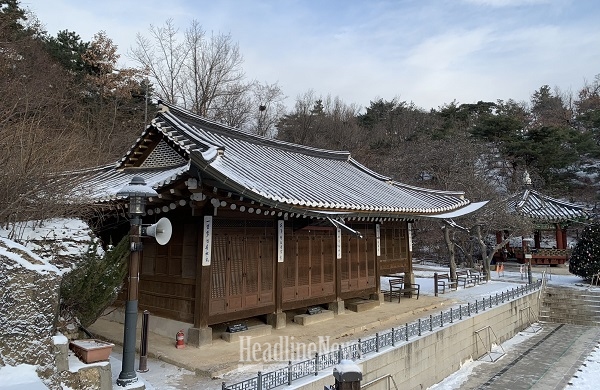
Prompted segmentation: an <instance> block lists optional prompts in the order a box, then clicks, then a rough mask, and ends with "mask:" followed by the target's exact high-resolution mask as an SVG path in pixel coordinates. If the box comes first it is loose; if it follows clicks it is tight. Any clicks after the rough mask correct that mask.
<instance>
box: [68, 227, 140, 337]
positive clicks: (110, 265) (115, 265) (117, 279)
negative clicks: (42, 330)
mask: <svg viewBox="0 0 600 390" xmlns="http://www.w3.org/2000/svg"><path fill="white" fill-rule="evenodd" d="M128 259H129V236H125V237H124V238H123V239H122V240H121V241H120V242H119V244H118V245H117V246H116V247H115V248H113V249H111V250H110V251H108V252H106V253H105V254H104V256H101V255H99V254H98V252H97V244H96V245H91V246H90V249H89V250H88V251H87V252H86V254H85V255H84V258H83V259H82V261H81V265H80V266H79V267H78V268H76V269H75V270H73V271H71V272H70V273H69V274H67V275H66V276H65V277H64V278H63V282H62V284H61V288H60V295H61V316H62V317H63V318H66V319H76V320H77V321H78V322H79V323H80V324H81V325H82V326H84V327H86V326H89V325H91V324H93V323H94V322H95V321H96V320H97V319H98V317H100V315H102V312H104V310H105V309H106V308H107V307H109V306H110V305H111V304H112V303H113V302H114V301H115V299H116V298H117V294H118V293H119V291H120V290H121V287H122V285H123V280H124V278H125V275H126V274H127V264H128V262H127V260H128Z"/></svg>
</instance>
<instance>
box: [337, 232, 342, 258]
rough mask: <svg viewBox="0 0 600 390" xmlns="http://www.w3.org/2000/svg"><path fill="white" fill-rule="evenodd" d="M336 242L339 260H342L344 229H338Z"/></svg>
mask: <svg viewBox="0 0 600 390" xmlns="http://www.w3.org/2000/svg"><path fill="white" fill-rule="evenodd" d="M336 242H337V258H338V259H341V258H342V229H340V228H337V235H336Z"/></svg>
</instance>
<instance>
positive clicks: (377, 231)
mask: <svg viewBox="0 0 600 390" xmlns="http://www.w3.org/2000/svg"><path fill="white" fill-rule="evenodd" d="M375 237H376V238H377V256H381V225H380V224H376V225H375Z"/></svg>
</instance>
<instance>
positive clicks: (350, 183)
mask: <svg viewBox="0 0 600 390" xmlns="http://www.w3.org/2000/svg"><path fill="white" fill-rule="evenodd" d="M152 126H154V127H155V128H156V129H158V130H160V131H161V132H162V133H163V135H164V136H165V137H166V138H168V139H169V140H170V143H171V144H174V145H177V146H178V147H179V148H180V151H181V152H182V153H184V154H185V155H187V156H188V157H189V158H190V160H191V163H192V165H195V166H197V167H198V168H199V169H200V171H201V172H202V175H203V176H204V177H210V178H213V179H215V180H217V181H218V182H221V183H224V184H226V185H227V186H228V187H229V188H232V189H233V190H234V191H236V192H238V193H239V194H240V195H242V196H245V197H248V198H251V199H253V200H256V201H259V202H261V203H264V204H268V205H270V206H274V207H283V208H293V209H304V210H308V209H311V210H320V211H336V210H339V211H351V212H352V211H354V212H359V213H365V212H366V213H367V214H369V215H373V216H375V215H379V216H392V215H398V214H409V215H414V214H419V215H422V214H435V213H443V212H448V211H452V210H457V209H460V208H462V207H464V206H466V205H468V204H469V203H470V202H469V201H468V200H466V199H464V193H462V192H449V191H437V190H429V189H424V188H418V187H413V186H408V185H405V184H402V183H398V182H394V181H392V180H391V179H390V178H388V177H385V176H382V175H379V174H377V173H375V172H373V171H371V170H369V169H368V168H366V167H364V166H363V165H361V164H360V163H358V162H357V161H356V160H354V159H353V158H352V157H351V156H350V154H349V153H348V152H338V151H329V150H323V149H316V148H311V147H306V146H300V145H295V144H290V143H287V142H283V141H278V140H274V139H269V138H264V137H260V136H256V135H252V134H248V133H245V132H242V131H239V130H237V129H234V128H230V127H227V126H223V125H220V124H218V123H215V122H212V121H209V120H206V119H205V118H202V117H199V116H196V115H194V114H192V113H190V112H188V111H185V110H181V109H179V108H177V107H175V106H172V105H167V104H163V110H161V112H159V114H158V115H157V116H156V118H155V119H154V120H153V122H152Z"/></svg>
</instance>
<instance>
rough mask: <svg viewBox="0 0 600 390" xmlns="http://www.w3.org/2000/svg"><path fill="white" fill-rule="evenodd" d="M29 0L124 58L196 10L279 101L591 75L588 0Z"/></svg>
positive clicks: (433, 100)
mask: <svg viewBox="0 0 600 390" xmlns="http://www.w3.org/2000/svg"><path fill="white" fill-rule="evenodd" d="M27 5H29V6H30V7H31V8H32V9H33V10H34V11H35V12H36V13H38V15H39V16H40V18H41V20H42V22H44V23H46V25H47V27H48V30H49V31H50V33H52V34H54V33H56V32H57V31H58V30H62V29H69V30H71V31H75V32H77V33H79V34H80V35H81V36H82V38H83V39H84V40H89V39H91V38H92V37H93V34H94V33H96V32H98V31H100V30H105V31H106V32H107V34H108V36H109V37H110V38H112V39H113V41H114V42H115V43H116V44H117V45H118V46H119V48H120V52H121V54H122V57H121V58H122V60H123V61H126V60H127V58H126V57H125V55H124V54H125V53H126V51H127V50H128V49H129V48H130V47H131V46H132V45H133V44H134V42H135V35H136V34H137V33H142V34H143V35H147V33H148V27H149V26H150V24H154V25H162V24H163V23H164V22H165V21H166V20H167V19H168V18H173V21H174V23H175V24H176V25H177V26H179V27H180V29H182V30H183V29H185V28H186V27H187V26H188V25H189V22H190V21H191V20H192V19H193V18H195V19H197V20H198V21H199V22H200V23H201V24H202V26H203V27H204V29H205V30H206V31H207V32H211V31H214V32H224V33H231V36H232V39H233V40H234V41H238V42H239V45H240V51H241V53H242V54H243V56H244V58H245V63H244V69H245V71H246V74H247V76H248V78H250V79H257V80H259V81H261V82H269V83H274V82H278V83H279V85H280V87H281V88H282V90H283V91H284V93H285V94H286V95H287V96H289V98H288V101H287V103H288V106H293V102H294V99H295V97H296V96H298V95H299V94H302V93H304V92H306V91H307V90H308V89H314V90H315V91H316V92H317V93H318V94H323V95H326V94H331V95H333V96H339V97H340V98H342V100H344V101H345V102H347V103H358V104H360V105H361V106H367V105H368V104H369V101H371V100H373V99H375V98H376V97H382V98H383V99H392V98H394V97H396V96H399V97H400V98H401V99H402V100H408V101H411V100H412V101H414V102H415V103H416V104H417V105H420V106H422V107H424V108H427V109H428V108H432V107H434V108H435V107H438V106H439V105H442V104H444V103H449V102H451V101H452V100H454V99H456V100H458V101H459V102H464V103H467V102H475V101H477V100H496V99H504V100H507V99H509V98H513V99H516V100H528V98H529V96H530V95H531V94H532V93H533V92H534V91H535V90H536V89H538V88H539V87H541V86H542V85H544V84H548V85H551V86H559V87H560V88H564V89H569V88H572V89H574V90H576V89H577V88H579V87H581V86H582V85H583V80H584V79H592V78H593V77H594V75H595V74H597V73H600V71H599V70H598V67H597V64H598V63H600V52H599V51H598V50H596V48H597V47H600V27H599V25H598V23H597V20H598V16H600V5H595V2H594V3H588V2H572V1H566V0H565V1H552V2H548V1H542V0H540V1H538V0H526V1H516V0H464V1H462V2H459V1H456V2H455V1H452V2H439V1H433V0H421V1H418V2H388V1H372V2H347V1H342V0H331V1H327V2H317V1H286V2H272V1H261V0H256V1H253V2H239V1H227V0H223V1H219V2H212V1H208V0H199V1H191V0H188V1H185V0H176V1H172V2H170V3H169V4H168V5H165V3H164V2H159V1H157V0H148V1H145V2H141V3H139V2H136V1H129V2H128V1H125V2H123V1H119V0H107V1H105V2H102V3H98V2H92V1H81V0H79V1H78V0H56V1H53V2H47V1H43V0H34V1H33V2H32V3H28V4H27ZM523 6H525V7H523ZM490 7H494V9H493V12H490ZM532 7H533V8H532ZM534 11H535V12H534Z"/></svg>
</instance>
